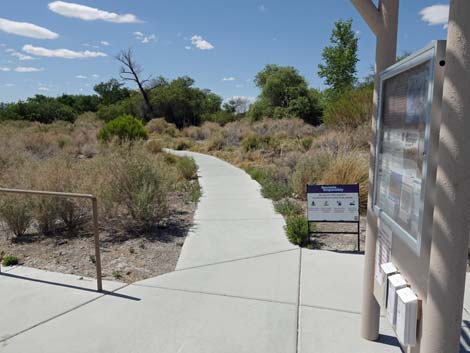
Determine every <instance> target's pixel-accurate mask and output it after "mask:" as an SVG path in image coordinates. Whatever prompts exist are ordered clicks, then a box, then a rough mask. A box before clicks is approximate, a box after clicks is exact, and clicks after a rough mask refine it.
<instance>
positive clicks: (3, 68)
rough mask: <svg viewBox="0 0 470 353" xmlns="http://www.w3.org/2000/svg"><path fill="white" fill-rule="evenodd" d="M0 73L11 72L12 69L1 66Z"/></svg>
mask: <svg viewBox="0 0 470 353" xmlns="http://www.w3.org/2000/svg"><path fill="white" fill-rule="evenodd" d="M0 71H3V72H8V71H11V69H10V68H9V67H5V66H0Z"/></svg>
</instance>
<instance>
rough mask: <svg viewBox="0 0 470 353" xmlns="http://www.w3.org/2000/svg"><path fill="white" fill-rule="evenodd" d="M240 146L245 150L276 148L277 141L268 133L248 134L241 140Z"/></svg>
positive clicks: (277, 145)
mask: <svg viewBox="0 0 470 353" xmlns="http://www.w3.org/2000/svg"><path fill="white" fill-rule="evenodd" d="M242 146H243V149H244V150H245V152H249V151H254V150H259V149H265V150H268V149H273V150H276V149H277V148H278V147H279V141H278V140H277V139H275V138H273V137H272V136H269V135H265V136H263V135H258V134H250V135H248V136H246V137H245V138H244V139H243V140H242Z"/></svg>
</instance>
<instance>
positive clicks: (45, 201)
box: [33, 188, 59, 235]
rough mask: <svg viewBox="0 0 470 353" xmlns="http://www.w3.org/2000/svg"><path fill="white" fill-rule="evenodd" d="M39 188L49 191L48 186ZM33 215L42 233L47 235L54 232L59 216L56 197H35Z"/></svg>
mask: <svg viewBox="0 0 470 353" xmlns="http://www.w3.org/2000/svg"><path fill="white" fill-rule="evenodd" d="M39 190H45V191H51V189H48V188H39ZM33 215H34V218H35V219H36V221H37V225H38V228H39V231H40V232H41V233H42V234H45V235H49V234H52V233H54V232H55V231H56V228H57V220H58V218H59V207H58V202H57V199H56V198H55V197H51V196H39V197H36V198H35V199H34V208H33Z"/></svg>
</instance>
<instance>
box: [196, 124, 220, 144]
mask: <svg viewBox="0 0 470 353" xmlns="http://www.w3.org/2000/svg"><path fill="white" fill-rule="evenodd" d="M221 130H222V128H221V126H220V125H219V124H216V123H214V122H211V121H206V122H204V124H202V125H201V134H202V139H203V140H207V139H209V138H210V137H211V136H212V135H215V134H218V133H220V131H221Z"/></svg>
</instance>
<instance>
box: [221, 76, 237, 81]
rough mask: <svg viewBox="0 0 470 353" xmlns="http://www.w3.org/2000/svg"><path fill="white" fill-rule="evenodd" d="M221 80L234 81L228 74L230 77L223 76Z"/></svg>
mask: <svg viewBox="0 0 470 353" xmlns="http://www.w3.org/2000/svg"><path fill="white" fill-rule="evenodd" d="M222 81H235V77H233V76H230V77H224V78H223V79H222Z"/></svg>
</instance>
